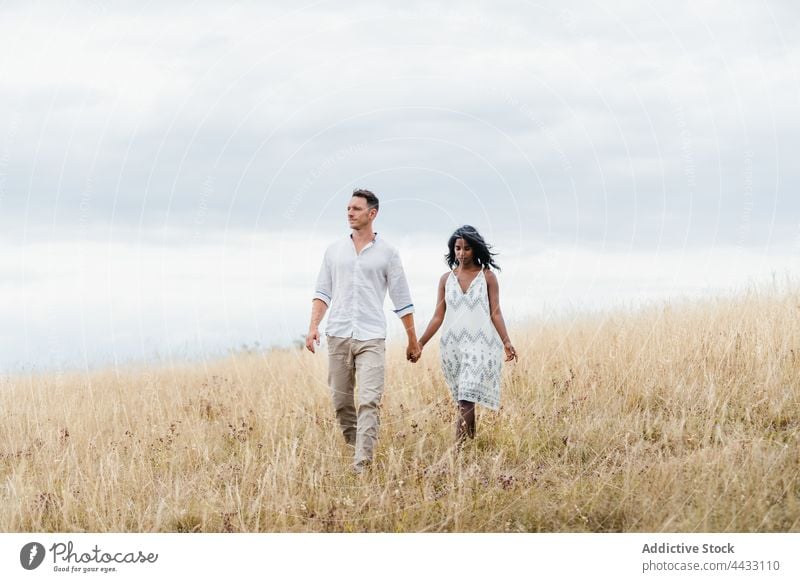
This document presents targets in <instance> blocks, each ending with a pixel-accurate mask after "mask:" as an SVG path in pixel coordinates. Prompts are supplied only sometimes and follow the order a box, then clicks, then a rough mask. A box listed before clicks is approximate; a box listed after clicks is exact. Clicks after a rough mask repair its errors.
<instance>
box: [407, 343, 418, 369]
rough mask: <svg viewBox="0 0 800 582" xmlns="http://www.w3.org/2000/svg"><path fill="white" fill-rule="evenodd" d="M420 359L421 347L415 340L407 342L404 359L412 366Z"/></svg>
mask: <svg viewBox="0 0 800 582" xmlns="http://www.w3.org/2000/svg"><path fill="white" fill-rule="evenodd" d="M420 357H422V346H421V345H420V344H419V342H418V341H417V340H413V341H409V342H408V347H407V348H406V359H407V360H408V361H409V362H411V363H412V364H416V363H417V360H419V359H420Z"/></svg>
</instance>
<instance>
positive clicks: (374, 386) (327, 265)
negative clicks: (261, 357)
mask: <svg viewBox="0 0 800 582" xmlns="http://www.w3.org/2000/svg"><path fill="white" fill-rule="evenodd" d="M378 210H379V201H378V197H377V196H375V194H373V193H372V192H370V191H369V190H356V191H354V192H353V197H352V198H351V199H350V202H349V203H348V205H347V220H348V222H349V224H350V228H351V229H352V231H353V232H352V233H351V234H350V236H349V237H347V238H345V239H342V240H340V241H337V242H335V243H333V244H332V245H331V246H330V247H328V249H327V250H326V251H325V258H324V260H323V262H322V268H321V269H320V272H319V277H318V279H317V288H316V292H315V293H314V299H313V301H312V308H311V325H310V326H309V328H308V335H307V336H306V348H307V349H308V350H309V351H310V352H312V353H314V352H315V349H314V348H315V345H316V346H318V345H319V324H320V322H321V321H322V318H323V317H325V312H326V311H327V310H328V308H329V307H330V310H331V313H330V315H329V316H328V325H327V328H326V336H327V337H328V385H329V386H330V389H331V395H332V399H333V408H334V410H335V411H336V418H337V419H338V420H339V425H340V426H341V429H342V433H343V434H344V438H345V441H347V444H348V445H351V446H352V447H354V448H355V464H354V470H355V471H356V472H357V473H361V472H363V471H364V469H365V468H366V467H367V466H368V465H369V464H370V463H371V462H372V458H373V453H374V449H375V442H376V440H377V438H378V425H379V418H378V405H379V404H380V401H381V396H382V395H383V384H384V363H385V338H386V319H385V317H384V314H383V301H384V299H385V298H386V291H387V289H388V291H389V297H390V298H391V300H392V303H393V304H394V312H395V313H396V314H397V315H398V316H399V317H400V319H401V320H402V322H403V325H404V326H405V330H406V334H407V335H408V347H407V348H406V358H407V359H408V360H409V361H411V362H416V361H417V360H418V359H419V357H420V354H421V352H422V348H421V347H420V345H419V342H418V341H417V334H416V332H415V331H414V315H413V314H414V304H413V303H412V302H411V294H410V292H409V290H408V282H407V281H406V276H405V273H404V272H403V264H402V263H401V262H400V254H399V253H398V252H397V249H395V248H394V247H392V246H391V245H389V243H387V242H386V241H385V240H383V239H382V238H381V237H379V236H378V233H376V232H374V231H373V230H372V223H373V222H374V221H375V217H376V216H377V215H378ZM356 382H357V383H358V408H357V409H356V403H355V399H354V388H355V384H356Z"/></svg>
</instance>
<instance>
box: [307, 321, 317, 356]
mask: <svg viewBox="0 0 800 582" xmlns="http://www.w3.org/2000/svg"><path fill="white" fill-rule="evenodd" d="M314 344H317V345H319V328H318V327H316V326H314V327H310V328H308V335H306V349H307V350H308V351H309V352H311V353H312V354H314V353H316V351H315V350H314Z"/></svg>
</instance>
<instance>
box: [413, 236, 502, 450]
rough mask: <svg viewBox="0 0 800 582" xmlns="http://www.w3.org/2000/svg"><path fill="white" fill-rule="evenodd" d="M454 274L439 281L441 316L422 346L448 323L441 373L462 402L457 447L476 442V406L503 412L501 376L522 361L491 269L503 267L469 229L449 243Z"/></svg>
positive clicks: (433, 320)
mask: <svg viewBox="0 0 800 582" xmlns="http://www.w3.org/2000/svg"><path fill="white" fill-rule="evenodd" d="M447 247H448V250H449V252H448V253H447V254H446V255H445V260H446V261H447V264H448V265H449V266H450V271H448V272H447V273H445V274H444V275H442V277H441V279H439V291H438V297H437V301H436V311H435V312H434V314H433V317H432V318H431V321H430V323H429V324H428V327H427V329H426V330H425V333H423V334H422V337H421V338H420V340H419V343H420V345H421V346H422V347H423V349H424V347H425V345H426V344H427V343H428V342H429V341H430V339H431V338H432V337H433V336H434V335H435V334H436V332H437V331H438V330H439V327H440V326H441V325H442V323H444V330H443V331H442V338H441V341H440V347H441V361H442V372H443V373H444V377H445V380H446V381H447V385H448V386H449V387H450V391H451V392H452V394H453V398H454V399H455V401H456V402H458V418H457V421H456V442H457V444H459V445H460V444H462V443H463V442H464V440H465V438H466V437H469V438H474V437H475V404H481V405H483V406H486V407H488V408H491V409H492V410H497V409H498V408H499V407H500V370H501V367H502V355H503V352H504V351H505V361H506V362H510V361H511V360H516V359H517V352H516V350H515V349H514V346H513V345H512V344H511V340H510V339H509V338H508V332H507V331H506V324H505V321H504V320H503V314H502V312H501V311H500V287H499V285H498V282H497V277H496V276H495V274H494V272H493V271H492V269H496V270H498V271H499V270H500V267H498V266H497V264H496V263H495V262H494V259H493V258H492V257H493V256H494V255H495V254H496V253H492V252H491V251H490V250H489V249H490V246H489V245H487V244H486V242H485V241H484V240H483V237H482V236H481V235H480V233H478V231H477V230H475V229H474V228H473V227H471V226H469V225H465V226H462V227H461V228H459V229H457V230H456V231H455V232H454V233H453V235H452V236H451V237H450V240H449V241H448V242H447Z"/></svg>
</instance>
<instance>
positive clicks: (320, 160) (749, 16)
mask: <svg viewBox="0 0 800 582" xmlns="http://www.w3.org/2000/svg"><path fill="white" fill-rule="evenodd" d="M218 4H219V3H211V2H180V3H179V2H152V3H147V4H145V3H142V2H98V1H94V2H63V3H62V2H40V3H36V4H35V5H31V3H28V2H6V3H3V4H2V6H0V54H3V55H4V56H3V58H2V59H0V111H2V112H3V113H2V115H0V250H2V258H0V299H2V304H3V305H4V307H3V308H2V311H0V318H2V319H3V320H4V321H5V323H4V324H3V325H2V328H3V332H2V334H3V336H2V338H1V339H2V345H0V348H2V350H3V352H4V353H5V354H11V355H6V356H4V357H5V360H4V361H3V362H0V363H3V364H4V365H6V367H8V366H9V365H10V364H9V362H13V363H14V365H22V366H26V365H29V364H30V365H32V364H31V363H37V362H45V361H51V360H53V359H56V360H58V359H61V360H64V361H68V362H72V363H74V362H75V361H83V363H91V362H92V361H96V360H98V359H99V356H98V354H100V353H101V351H102V352H103V353H104V354H105V355H108V354H109V353H113V354H114V355H118V356H119V357H120V358H122V359H125V358H127V357H129V356H141V357H144V356H146V355H147V354H148V353H162V354H163V353H165V352H169V351H170V350H172V349H173V346H174V345H188V344H192V342H195V343H197V337H209V338H210V337H213V341H211V343H209V344H206V343H204V342H200V343H199V344H197V345H195V344H192V345H195V347H194V348H191V349H187V350H186V351H187V352H192V353H194V352H197V351H203V346H205V345H211V344H213V345H214V346H215V347H216V348H220V349H224V348H225V346H232V345H239V344H240V343H242V342H245V341H247V342H249V341H254V340H257V339H258V340H261V341H264V342H267V343H269V342H270V341H278V340H280V341H286V338H287V337H290V336H291V337H294V336H296V335H297V333H298V332H300V331H303V330H304V329H305V326H307V322H306V321H305V318H306V317H307V314H305V311H307V308H308V306H307V301H306V300H305V298H303V301H302V302H298V301H299V300H298V297H301V296H302V292H303V289H305V288H306V287H308V286H309V285H313V278H314V276H315V273H316V269H317V267H318V265H317V263H318V258H319V255H320V254H321V252H322V249H323V248H324V245H325V244H326V242H327V241H329V240H331V238H332V237H335V236H340V235H342V234H346V230H345V228H346V223H345V221H344V220H343V216H344V206H345V205H346V201H347V198H348V196H349V193H350V192H351V191H352V189H353V188H354V187H368V188H370V189H372V190H374V191H375V192H376V193H378V194H379V196H380V197H381V201H382V210H381V214H380V217H379V220H378V223H377V224H376V225H377V227H378V228H377V229H378V230H379V231H382V232H384V233H387V234H388V235H389V236H391V238H392V240H393V241H394V242H395V243H396V244H397V245H398V246H400V247H401V251H403V250H404V248H405V249H408V252H407V253H406V254H407V255H408V258H407V259H406V263H407V268H408V270H409V271H410V272H412V276H413V278H414V281H415V282H417V281H418V284H419V286H420V290H419V295H420V296H423V295H424V294H425V292H426V291H428V290H427V287H428V286H431V285H432V284H431V285H428V279H429V278H430V277H433V276H435V274H436V273H437V272H439V271H441V270H442V263H441V256H440V255H441V252H443V249H442V248H441V247H442V245H443V243H444V241H445V240H446V239H447V236H448V235H449V233H450V231H451V230H452V228H454V227H455V226H457V225H459V224H463V223H471V224H474V225H476V226H478V227H479V228H480V229H482V230H483V232H484V234H485V235H486V236H487V238H488V239H490V240H491V241H494V242H495V244H496V245H497V246H498V248H499V249H500V250H502V251H504V253H505V259H506V264H508V265H511V266H513V267H515V269H511V268H507V269H505V271H504V276H505V277H506V280H507V282H508V285H509V291H510V292H511V293H510V294H509V298H510V299H511V300H513V299H514V297H518V299H517V300H516V303H514V304H513V305H509V306H508V308H507V309H508V310H510V311H513V312H515V313H518V314H520V315H521V316H523V315H526V314H533V313H541V312H542V311H543V309H544V307H543V306H545V305H556V304H558V297H554V296H553V295H557V296H558V295H560V296H570V297H571V301H572V302H573V305H577V306H580V305H581V303H582V302H584V301H585V300H586V297H589V296H592V297H595V298H596V297H599V296H603V297H605V296H606V295H607V296H608V298H613V297H616V296H620V295H621V296H624V297H645V296H648V297H649V296H650V295H649V294H650V293H651V292H655V291H654V290H656V289H660V290H662V292H663V293H666V294H667V295H669V293H672V292H673V291H674V292H676V293H678V294H680V293H681V292H686V293H691V292H692V290H696V289H698V288H709V287H711V288H715V289H717V288H719V289H725V288H728V287H730V286H731V285H734V284H737V283H742V282H743V281H747V280H751V279H759V278H761V277H762V276H764V275H765V272H766V273H769V272H772V271H779V272H783V271H788V270H791V269H793V268H795V266H796V265H797V260H798V258H800V195H798V193H799V192H800V188H799V187H800V170H798V164H797V163H796V161H795V158H796V156H797V152H798V151H800V115H798V113H797V112H798V101H799V99H798V98H799V97H800V38H798V33H797V30H800V9H798V8H797V6H796V4H794V3H792V2H788V1H787V2H778V1H762V2H758V1H754V2H746V1H733V2H731V1H725V2H722V1H719V2H702V1H701V2H671V3H667V4H665V3H662V2H642V1H631V2H613V3H600V2H573V3H563V2H522V1H509V2H502V1H501V2H489V1H488V0H487V1H481V2H466V3H463V2H459V3H455V2H441V3H433V2H419V3H413V2H405V3H402V4H400V3H390V2H375V1H372V2H363V3H359V2H347V3H345V2H316V3H308V4H306V5H304V6H303V5H301V4H299V3H296V2H268V3H263V4H265V5H262V3H255V2H229V3H225V5H222V6H220V5H218ZM608 4H610V6H609V5H608ZM415 245H416V246H415ZM411 249H416V250H414V251H413V254H412V251H411ZM412 257H413V259H412ZM553 257H560V258H558V259H557V260H554V259H553ZM409 259H411V260H413V265H408V262H409ZM565 266H569V267H570V268H569V271H568V272H565V268H566V267H565ZM533 269H535V271H534V270H533ZM221 271H224V272H225V273H226V274H227V275H226V277H227V279H226V281H227V283H225V284H224V287H225V288H224V289H222V290H221V289H220V288H219V285H221V284H222V283H221V282H220V276H221ZM179 273H180V274H179ZM609 273H611V274H609ZM546 281H550V282H551V283H552V285H550V286H548V285H549V284H545V283H544V282H546ZM580 281H583V283H580V284H579V283H578V282H580ZM586 281H589V283H586ZM658 281H661V282H662V283H663V282H664V281H666V282H667V283H668V284H659V283H658ZM434 283H435V281H434ZM577 286H580V288H579V289H578V288H577ZM212 289H213V291H212ZM603 289H605V291H603ZM413 290H414V289H412V291H413ZM648 290H650V291H648ZM532 291H535V292H536V294H535V295H532V294H531V293H532ZM187 293H188V294H189V295H191V296H192V297H191V298H192V301H195V302H196V303H195V304H193V306H191V307H187ZM243 293H246V294H249V295H248V296H252V297H253V298H256V300H253V301H243V300H242V297H241V294H243ZM515 293H516V295H515ZM427 294H428V295H430V294H431V293H427ZM421 298H422V297H421ZM431 299H432V298H431ZM276 303H277V306H276ZM523 304H524V305H523ZM154 305H157V306H158V309H156V308H155V307H154ZM243 305H245V306H244V307H243ZM421 305H422V306H423V310H424V306H425V301H421ZM178 313H182V314H183V315H180V316H178V315H177V314H178ZM287 313H291V314H292V315H291V316H289V315H287ZM276 314H277V315H276ZM274 317H278V318H279V319H281V321H283V324H282V328H281V331H280V332H275V331H274V330H275V325H274V321H273V319H271V318H274ZM176 318H177V319H176ZM201 319H202V322H201ZM423 323H424V322H420V325H422V324H423ZM201 328H202V329H201ZM74 337H82V338H83V343H82V344H81V342H78V343H79V347H76V346H75V341H73V340H72V339H71V338H74ZM21 338H24V339H21ZM124 338H127V339H124ZM126 341H127V342H128V344H130V345H131V346H134V347H126V348H124V349H123V347H122V346H123V345H128V344H126V343H125V342H126ZM209 341H210V340H209ZM42 346H44V347H42ZM143 346H146V347H143ZM198 346H199V347H198ZM76 350H77V351H76ZM47 354H49V355H47ZM67 354H69V355H67ZM75 354H78V355H75ZM51 356H53V357H51ZM62 356H63V357H62ZM104 357H105V356H104ZM112 359H113V358H112Z"/></svg>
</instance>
